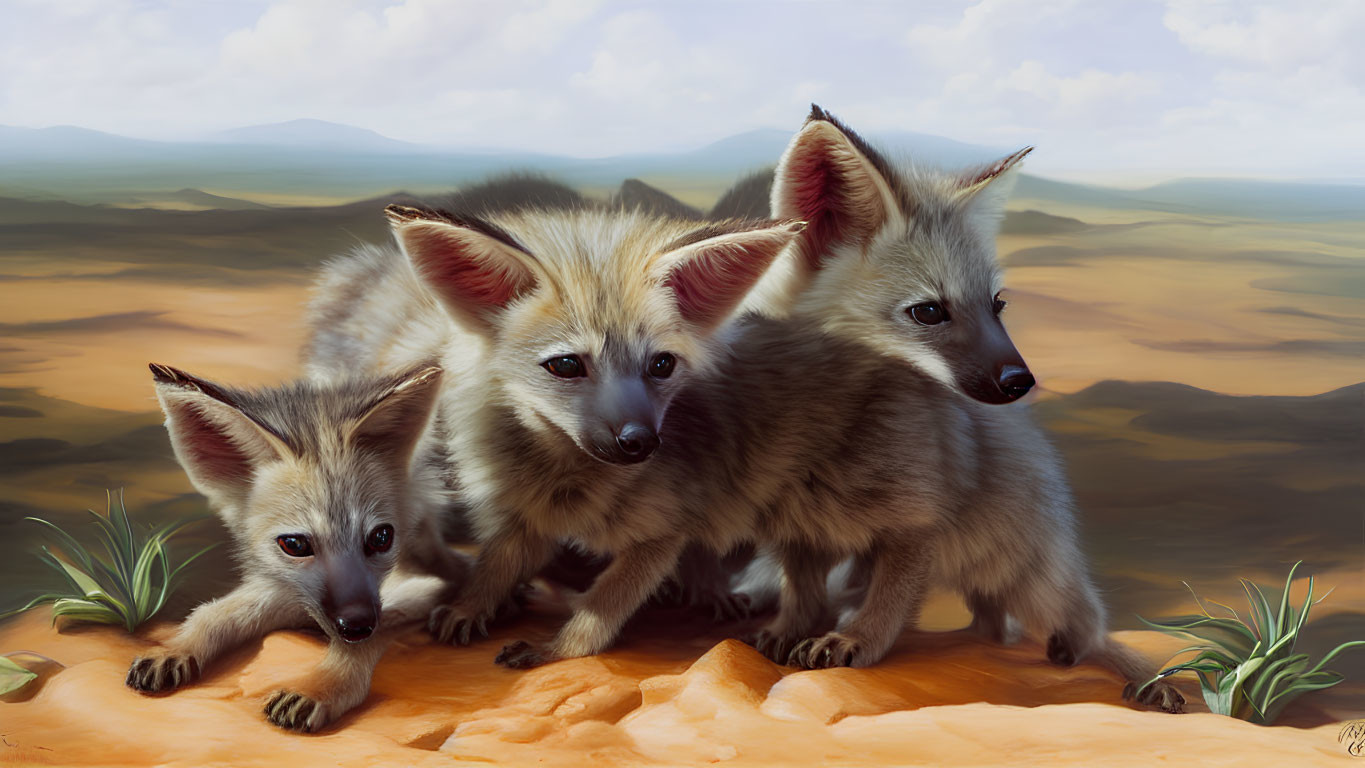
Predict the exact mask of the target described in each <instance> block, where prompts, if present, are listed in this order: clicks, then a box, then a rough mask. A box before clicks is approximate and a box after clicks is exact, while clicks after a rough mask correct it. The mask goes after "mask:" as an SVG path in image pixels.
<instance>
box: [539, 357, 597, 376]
mask: <svg viewBox="0 0 1365 768" xmlns="http://www.w3.org/2000/svg"><path fill="white" fill-rule="evenodd" d="M541 365H542V366H544V368H545V370H547V371H549V372H550V373H553V374H554V375H556V376H558V377H559V378H561V379H576V378H578V377H579V376H587V375H588V374H587V371H586V370H584V368H583V361H582V360H579V359H578V356H577V355H565V356H563V357H552V358H550V359H549V360H546V361H545V362H543V363H541Z"/></svg>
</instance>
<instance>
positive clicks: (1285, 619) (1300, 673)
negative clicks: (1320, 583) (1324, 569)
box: [1138, 561, 1365, 725]
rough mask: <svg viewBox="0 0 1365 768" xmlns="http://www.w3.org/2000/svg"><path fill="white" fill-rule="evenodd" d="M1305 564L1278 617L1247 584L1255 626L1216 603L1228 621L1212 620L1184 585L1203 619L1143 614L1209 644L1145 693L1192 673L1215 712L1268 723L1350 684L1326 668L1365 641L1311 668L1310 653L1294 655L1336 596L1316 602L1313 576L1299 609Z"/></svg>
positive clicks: (1156, 626)
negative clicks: (1292, 599)
mask: <svg viewBox="0 0 1365 768" xmlns="http://www.w3.org/2000/svg"><path fill="white" fill-rule="evenodd" d="M1302 564H1303V561H1299V562H1297V563H1295V564H1294V567H1292V568H1290V569H1289V577H1288V578H1286V579H1285V582H1284V594H1282V595H1281V596H1280V603H1279V610H1278V611H1274V612H1272V611H1271V606H1270V601H1269V600H1267V599H1266V596H1265V592H1264V591H1262V589H1261V588H1260V587H1259V586H1257V585H1256V584H1255V583H1253V582H1251V581H1248V580H1247V579H1241V583H1242V589H1243V591H1245V592H1246V596H1247V603H1248V605H1250V614H1249V615H1248V619H1249V620H1248V621H1243V620H1242V617H1241V616H1239V615H1238V614H1237V611H1235V610H1233V609H1232V608H1230V607H1228V606H1226V605H1223V604H1222V603H1218V602H1215V601H1213V600H1209V601H1208V602H1209V603H1212V604H1213V605H1216V606H1218V607H1220V608H1222V609H1224V610H1226V611H1228V612H1229V613H1230V614H1231V616H1230V617H1226V618H1224V617H1216V616H1213V615H1212V614H1210V613H1209V612H1208V609H1207V608H1205V607H1204V602H1203V601H1201V600H1200V599H1199V596H1198V595H1197V594H1195V592H1194V589H1193V588H1191V587H1190V585H1189V584H1186V585H1185V587H1186V588H1187V589H1189V590H1190V595H1192V596H1193V597H1194V602H1195V604H1196V605H1198V606H1199V610H1200V615H1191V616H1177V617H1175V618H1171V619H1165V620H1158V621H1148V620H1147V619H1144V618H1142V617H1141V616H1139V617H1138V619H1140V620H1141V621H1142V622H1143V623H1145V624H1146V625H1147V626H1149V627H1152V628H1153V629H1158V630H1160V631H1162V632H1166V633H1168V634H1172V635H1187V636H1190V637H1195V638H1198V639H1200V640H1204V641H1206V642H1205V643H1204V644H1200V645H1192V646H1190V647H1188V648H1183V649H1181V650H1180V651H1178V652H1177V654H1176V655H1177V656H1178V655H1180V654H1182V653H1189V652H1192V651H1197V652H1198V653H1197V655H1196V656H1195V657H1194V658H1192V659H1190V660H1188V661H1185V662H1181V663H1179V664H1174V665H1172V666H1170V667H1167V668H1166V669H1163V670H1162V671H1161V672H1160V673H1159V674H1158V675H1157V676H1156V677H1154V678H1152V679H1151V680H1149V681H1148V682H1147V683H1146V684H1145V685H1143V688H1144V689H1145V688H1146V687H1147V686H1149V685H1151V684H1152V683H1155V682H1156V681H1157V680H1160V679H1161V678H1163V677H1167V676H1168V675H1174V674H1177V673H1180V672H1193V673H1194V674H1195V676H1196V677H1198V678H1199V687H1200V689H1201V690H1202V691H1203V693H1204V701H1205V703H1207V704H1208V707H1209V711H1211V712H1214V713H1216V714H1220V715H1228V716H1231V717H1236V718H1239V719H1242V720H1249V721H1251V722H1253V723H1259V724H1261V725H1269V724H1270V723H1273V722H1274V721H1275V719H1276V718H1278V717H1279V716H1280V713H1281V712H1283V711H1284V708H1285V707H1286V706H1287V705H1288V704H1289V703H1290V702H1291V701H1293V700H1295V699H1297V698H1298V697H1300V696H1302V695H1303V694H1305V693H1308V692H1310V691H1320V690H1322V689H1324V688H1331V687H1332V686H1334V685H1336V684H1337V683H1340V682H1341V681H1342V680H1343V679H1344V678H1343V677H1342V675H1340V674H1338V673H1336V672H1332V671H1330V670H1327V669H1324V667H1326V666H1327V663H1328V662H1330V661H1331V660H1332V659H1334V658H1336V656H1337V654H1339V653H1341V652H1342V651H1344V650H1346V649H1347V648H1351V647H1354V646H1360V645H1365V640H1353V641H1351V642H1348V643H1342V644H1341V645H1339V646H1337V647H1336V648H1333V649H1332V650H1331V652H1329V653H1328V654H1327V655H1326V656H1324V657H1323V658H1322V660H1321V661H1319V662H1318V663H1317V664H1315V665H1313V666H1312V668H1309V666H1308V664H1309V658H1308V654H1306V653H1297V654H1296V653H1294V646H1295V644H1296V643H1297V642H1298V639H1299V636H1300V635H1301V634H1302V632H1303V626H1304V623H1305V622H1306V621H1307V620H1308V611H1309V609H1311V608H1312V607H1313V606H1314V605H1317V604H1318V603H1320V602H1322V601H1323V600H1326V599H1327V595H1330V594H1331V591H1330V590H1329V591H1328V593H1327V595H1323V596H1322V597H1320V598H1318V599H1317V600H1314V599H1313V578H1312V577H1311V576H1310V577H1309V578H1308V594H1307V596H1306V597H1305V598H1304V601H1303V607H1302V608H1301V609H1299V610H1298V611H1295V610H1294V606H1292V605H1290V603H1289V589H1290V586H1291V584H1292V583H1293V581H1294V572H1295V571H1296V570H1298V567H1299V566H1300V565H1302Z"/></svg>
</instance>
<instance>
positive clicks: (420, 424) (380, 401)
mask: <svg viewBox="0 0 1365 768" xmlns="http://www.w3.org/2000/svg"><path fill="white" fill-rule="evenodd" d="M440 388H441V368H440V366H436V365H432V364H430V363H424V364H422V365H419V366H417V367H416V368H413V369H411V370H408V371H405V372H403V373H400V374H398V375H397V376H395V377H393V378H392V379H391V380H389V382H388V383H387V385H386V386H384V387H383V388H382V389H381V390H380V393H379V395H378V397H376V398H375V399H374V400H372V401H371V402H370V403H369V404H368V405H366V406H365V408H363V409H362V412H361V416H360V418H359V421H358V422H357V423H356V425H355V427H354V428H352V429H351V432H350V435H349V436H348V439H349V441H350V443H351V444H352V445H354V446H356V447H358V448H361V449H362V450H365V451H368V452H370V453H373V454H375V455H378V456H380V457H382V458H383V459H385V460H387V461H392V462H393V466H395V467H398V468H400V469H403V470H406V469H407V466H408V462H409V460H410V459H411V458H412V451H413V449H414V448H416V447H417V442H418V440H419V439H420V438H421V436H422V433H423V432H424V431H425V430H426V426H427V422H428V421H429V420H430V419H431V412H432V410H433V409H434V406H435V405H436V395H437V393H438V392H439V391H440Z"/></svg>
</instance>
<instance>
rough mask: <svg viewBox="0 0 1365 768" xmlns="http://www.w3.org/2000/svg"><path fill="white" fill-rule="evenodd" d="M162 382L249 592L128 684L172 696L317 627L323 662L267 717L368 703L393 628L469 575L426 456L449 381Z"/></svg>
mask: <svg viewBox="0 0 1365 768" xmlns="http://www.w3.org/2000/svg"><path fill="white" fill-rule="evenodd" d="M151 369H152V375H153V377H154V379H155V382H156V394H157V399H158V400H159V401H160V404H161V408H162V410H163V411H164V412H165V416H166V428H167V430H168V431H169V433H170V438H171V445H172V446H173V448H174V450H175V454H176V458H177V459H178V460H179V461H180V464H181V466H182V467H183V468H184V469H185V472H186V474H187V475H188V476H189V478H190V481H191V482H192V483H193V485H194V487H195V488H196V489H197V490H198V491H199V492H200V493H202V494H203V495H204V496H205V497H207V498H208V500H209V503H210V505H211V506H212V508H213V509H214V511H215V512H216V513H217V514H218V516H219V517H220V518H222V520H223V523H224V525H225V526H226V527H227V529H228V531H229V532H230V533H231V535H232V538H233V542H234V545H235V554H236V558H237V560H238V562H239V563H240V565H241V571H242V582H241V584H240V585H239V586H237V587H236V588H235V589H233V590H232V591H231V592H229V593H228V594H227V595H225V596H223V597H220V598H218V599H217V600H213V601H211V602H208V603H205V604H203V605H200V606H199V607H197V608H196V609H195V610H194V611H193V612H191V613H190V615H189V617H188V618H187V619H186V620H185V622H184V623H183V624H182V625H181V626H180V628H179V630H178V631H177V632H176V634H175V636H174V637H173V638H172V639H171V640H170V641H169V642H168V643H167V644H166V645H165V646H163V647H160V648H157V649H155V650H154V651H152V652H150V653H148V654H146V655H144V656H141V657H139V658H137V659H136V660H134V661H133V663H132V666H131V667H130V668H129V670H128V676H127V684H128V686H129V687H131V688H134V689H135V690H138V691H142V692H144V693H160V692H167V691H171V690H174V689H176V688H179V687H181V686H184V685H185V684H187V683H189V682H190V681H191V680H193V679H194V678H195V677H196V676H198V675H199V674H200V673H201V672H202V671H203V670H204V669H206V668H207V667H208V666H209V665H210V664H212V663H213V661H214V660H215V659H217V658H218V657H219V656H221V655H222V654H223V653H225V652H227V651H229V650H231V649H232V648H234V647H236V646H239V645H241V644H242V643H244V642H247V641H249V640H251V639H254V638H257V637H260V636H261V635H263V634H265V633H267V632H270V631H272V630H275V629H281V628H287V627H307V626H311V625H314V624H315V625H316V626H317V627H319V628H321V629H322V631H323V632H324V634H325V635H326V636H327V639H328V644H327V651H326V655H325V657H324V659H323V661H322V662H321V664H320V666H319V667H318V668H317V669H316V670H314V671H313V672H312V673H311V674H309V675H307V676H305V677H302V678H300V679H299V680H297V681H295V682H294V683H292V684H290V685H289V686H287V687H285V688H284V689H282V690H279V691H277V692H276V693H275V694H274V695H273V696H271V697H270V699H269V701H268V703H267V704H266V708H265V713H266V716H267V718H268V719H269V720H270V721H271V722H272V723H274V724H276V725H278V726H281V727H284V728H289V729H294V730H302V731H316V730H318V729H320V728H322V727H324V726H325V725H327V724H328V723H329V722H332V721H333V720H335V719H336V718H337V717H338V716H340V715H341V714H343V713H345V712H346V711H348V710H350V709H352V708H353V707H355V706H356V705H357V704H359V703H360V702H361V701H363V700H364V698H365V696H366V695H367V694H368V693H369V686H370V677H371V673H372V672H373V670H374V666H375V664H376V663H377V662H378V660H379V657H380V655H381V654H382V653H383V650H384V645H385V641H386V640H387V638H389V637H391V636H392V634H393V633H392V632H390V631H388V630H389V629H390V628H392V627H393V626H394V625H396V624H400V623H402V622H403V621H404V620H405V619H425V617H426V614H427V613H428V612H429V611H430V609H431V607H432V606H434V605H435V604H436V603H437V602H438V601H439V600H441V599H443V595H444V594H445V593H447V592H449V591H451V590H453V589H454V588H455V587H457V586H458V584H459V583H460V581H461V580H462V579H463V577H464V574H465V572H466V570H467V568H468V566H467V564H466V563H465V562H464V560H463V559H462V557H461V556H460V555H458V554H456V553H455V552H454V551H452V550H450V549H448V548H447V547H445V546H444V544H443V543H442V542H441V539H440V536H439V534H438V532H437V530H436V527H437V522H438V518H437V512H438V511H439V510H440V509H441V507H442V506H443V505H444V504H445V503H447V500H446V498H445V496H446V494H445V491H444V486H443V484H442V482H441V479H440V475H439V467H438V466H437V465H435V464H433V463H432V462H430V461H428V459H427V457H426V456H425V454H424V452H423V449H422V447H421V444H422V440H423V435H425V434H427V433H428V430H427V425H428V422H429V421H430V418H431V414H432V411H433V408H434V405H435V400H436V393H437V391H438V387H439V384H440V381H441V369H440V368H439V367H437V366H433V365H430V364H422V365H418V366H415V367H413V368H410V369H409V370H406V371H404V372H402V373H399V374H396V375H390V376H385V377H376V378H370V379H359V378H352V379H346V380H342V381H338V382H334V383H319V382H312V381H303V382H297V383H294V384H290V385H286V386H281V387H276V388H272V389H264V390H246V389H230V388H227V387H223V386H219V385H217V384H214V383H212V382H210V381H207V380H205V379H201V378H198V377H195V376H192V375H190V374H188V373H185V372H183V371H179V370H176V369H175V368H171V367H169V366H164V365H157V364H153V365H152V366H151ZM381 586H382V587H383V589H382V591H381ZM381 617H382V620H381Z"/></svg>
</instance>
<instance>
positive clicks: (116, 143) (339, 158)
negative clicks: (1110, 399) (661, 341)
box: [0, 120, 1365, 220]
mask: <svg viewBox="0 0 1365 768" xmlns="http://www.w3.org/2000/svg"><path fill="white" fill-rule="evenodd" d="M791 135H792V132H791V131H787V130H780V129H771V128H769V129H759V130H754V131H747V132H745V133H740V134H736V135H734V136H730V137H727V138H724V139H721V140H719V141H716V142H713V143H711V144H707V145H706V146H703V147H699V148H697V149H693V150H689V151H684V152H672V153H645V154H635V155H620V156H615V157H606V158H596V159H583V158H570V157H560V156H554V155H540V154H535V153H531V152H514V151H488V150H468V151H465V150H456V149H445V148H438V147H429V146H424V145H420V144H410V143H407V142H402V141H397V140H395V139H391V138H388V137H386V136H383V135H381V134H379V133H376V132H374V131H370V130H367V129H364V128H356V127H354V126H348V125H340V124H337V123H329V122H326V121H322V120H291V121H288V122H284V123H275V124H271V125H258V126H248V127H244V128H236V129H232V130H229V131H222V132H220V133H217V134H214V135H212V136H210V137H209V138H207V139H205V140H201V141H191V142H166V141H149V140H144V139H131V138H126V137H123V136H116V135H114V134H109V133H103V132H100V131H92V130H88V129H85V128H77V127H73V126H57V127H53V128H39V129H32V128H12V127H5V126H0V194H11V195H13V194H22V195H24V196H28V197H35V196H51V197H59V198H64V199H70V200H76V201H84V202H102V201H110V200H122V199H127V198H128V197H129V196H130V195H133V196H136V195H137V194H139V193H143V192H148V191H161V192H164V191H167V190H177V189H185V188H192V189H213V190H242V191H247V190H255V191H266V192H280V193H288V194H300V195H334V196H343V197H354V198H357V199H359V198H362V197H370V196H374V195H378V194H383V193H386V192H388V191H391V190H394V189H412V190H414V191H435V190H447V189H450V188H451V187H454V186H457V185H464V184H469V183H471V182H474V181H477V180H479V179H482V178H485V177H487V176H489V175H493V174H497V173H505V172H508V171H525V170H532V171H538V172H541V173H545V174H549V175H551V176H556V177H558V178H560V179H562V180H563V181H565V182H566V183H569V184H574V185H580V186H594V187H599V188H609V189H614V188H616V187H618V186H619V185H620V184H621V182H622V181H623V180H625V179H628V178H641V179H644V180H646V181H649V182H650V183H651V184H655V185H657V186H660V187H661V188H664V189H667V188H668V183H669V181H670V180H672V181H677V182H680V183H687V184H692V185H695V184H696V183H697V182H704V183H705V184H707V185H716V186H724V185H725V184H727V183H729V182H730V181H731V180H734V179H737V178H738V177H740V176H741V175H743V174H745V173H747V172H749V171H752V170H755V169H758V168H763V167H767V166H771V165H773V164H774V163H776V162H777V159H778V158H779V157H780V156H781V154H782V151H783V149H784V148H785V147H786V145H787V142H788V141H789V140H790V139H791ZM869 138H870V139H871V140H873V142H874V143H876V144H877V145H878V146H880V147H882V148H884V149H885V150H887V152H888V154H890V155H892V156H893V157H901V156H908V157H910V158H911V159H913V160H916V161H918V162H923V163H928V164H933V165H938V166H944V167H949V168H952V167H963V166H967V165H972V164H976V163H981V162H986V161H989V160H991V159H994V158H996V157H1000V156H1002V155H1003V154H1005V153H1006V151H1008V150H1009V149H1013V148H995V147H984V146H979V145H973V144H965V143H962V142H958V141H954V140H952V139H947V138H943V137H941V136H932V135H928V134H921V133H911V132H891V133H884V134H875V133H874V134H870V135H869ZM35 193H36V194H35ZM1015 195H1016V197H1021V198H1032V199H1038V200H1048V201H1056V202H1064V203H1069V204H1075V205H1088V206H1097V207H1102V208H1124V209H1130V210H1151V211H1179V212H1185V213H1195V214H1209V215H1224V216H1246V217H1252V218H1271V219H1282V220H1311V219H1343V218H1347V219H1349V218H1360V217H1361V215H1362V214H1361V212H1362V211H1365V186H1358V185H1350V184H1316V183H1289V182H1274V181H1253V180H1244V179H1182V180H1178V181H1172V182H1167V183H1165V184H1158V185H1156V186H1152V187H1148V188H1146V189H1140V190H1120V189H1112V188H1107V187H1098V186H1090V185H1084V184H1072V183H1066V182H1060V181H1053V180H1048V179H1042V178H1038V177H1033V176H1024V177H1022V178H1021V179H1020V182H1019V185H1018V187H1017V188H1016V190H1015Z"/></svg>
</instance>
